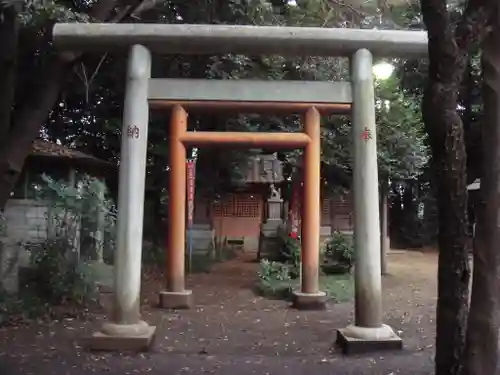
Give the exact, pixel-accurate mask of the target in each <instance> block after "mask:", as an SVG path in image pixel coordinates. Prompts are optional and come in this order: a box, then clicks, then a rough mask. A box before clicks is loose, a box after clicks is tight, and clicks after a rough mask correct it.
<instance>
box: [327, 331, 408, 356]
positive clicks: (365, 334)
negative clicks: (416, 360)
mask: <svg viewBox="0 0 500 375" xmlns="http://www.w3.org/2000/svg"><path fill="white" fill-rule="evenodd" d="M336 343H337V345H339V347H340V348H341V349H342V353H344V354H361V353H368V352H373V351H379V350H401V349H402V348H403V340H402V339H401V337H399V336H398V335H397V334H396V333H395V332H394V331H393V330H392V328H391V327H389V326H388V325H386V324H382V326H381V327H378V328H365V327H357V326H354V325H350V326H347V327H346V328H343V329H339V330H338V331H337V341H336Z"/></svg>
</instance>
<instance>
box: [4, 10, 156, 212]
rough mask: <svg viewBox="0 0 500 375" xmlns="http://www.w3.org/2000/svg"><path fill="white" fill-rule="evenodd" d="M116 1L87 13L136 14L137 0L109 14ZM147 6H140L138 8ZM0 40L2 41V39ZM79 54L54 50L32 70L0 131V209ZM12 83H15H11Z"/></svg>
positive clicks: (102, 15)
mask: <svg viewBox="0 0 500 375" xmlns="http://www.w3.org/2000/svg"><path fill="white" fill-rule="evenodd" d="M118 3H119V2H118V1H117V0H100V1H99V2H97V3H95V5H94V6H93V7H92V8H91V9H90V11H89V14H90V16H91V17H92V19H94V20H96V21H101V22H102V21H106V20H109V19H111V21H110V22H121V21H123V20H125V19H127V18H128V17H130V16H131V15H132V16H136V15H137V9H138V8H139V7H140V6H141V4H142V2H141V1H140V0H132V1H131V2H130V4H127V5H126V7H125V8H124V9H122V10H121V11H119V12H118V13H117V14H116V16H114V17H112V14H114V13H113V11H114V9H115V7H116V6H117V5H118ZM147 9H148V8H147V7H141V10H147ZM1 40H2V43H4V39H3V38H2V39H1ZM10 42H13V41H10ZM16 44H17V42H16ZM2 47H3V46H2ZM79 57H80V54H74V53H56V52H55V51H54V53H53V55H51V57H50V58H49V59H47V62H46V64H44V65H43V67H42V68H41V70H40V71H37V72H35V73H34V74H33V78H32V82H33V87H31V88H30V89H29V90H27V91H28V92H29V93H30V95H29V96H28V98H27V99H26V101H25V102H23V103H20V105H19V109H18V110H16V112H15V113H14V114H13V116H12V115H11V118H10V123H11V127H10V131H9V133H8V135H7V134H5V135H2V138H3V139H5V143H0V210H3V209H4V208H5V204H6V203H7V200H8V199H9V196H10V192H11V191H12V190H13V189H14V187H15V184H16V182H17V180H18V178H19V176H20V174H21V172H22V169H23V166H24V161H25V160H26V157H27V156H28V154H29V153H30V151H31V145H32V143H33V141H34V140H35V139H36V138H37V137H38V135H39V132H40V129H41V127H42V125H43V124H44V123H45V121H46V120H47V118H48V116H49V114H50V111H52V109H53V108H54V106H55V105H56V103H57V100H58V99H59V96H60V93H61V90H62V88H63V85H64V83H65V82H66V80H67V78H68V75H69V74H70V73H71V72H72V69H73V65H74V63H75V62H76V61H77V60H78V58H79ZM0 68H1V66H0ZM13 86H14V87H15V84H14V83H13ZM14 87H13V88H12V90H14ZM2 94H3V93H2ZM0 102H1V101H0ZM0 135H1V133H0ZM2 145H3V146H2Z"/></svg>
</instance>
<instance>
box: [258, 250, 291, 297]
mask: <svg viewBox="0 0 500 375" xmlns="http://www.w3.org/2000/svg"><path fill="white" fill-rule="evenodd" d="M292 268H293V266H292V265H290V264H285V263H280V262H270V261H269V260H267V259H263V260H261V261H260V269H259V271H258V276H259V284H258V287H257V291H258V293H259V294H260V295H264V296H268V297H278V298H285V299H288V298H289V297H291V295H292V290H293V284H292V283H291V281H292V279H293V278H292V275H291V269H292Z"/></svg>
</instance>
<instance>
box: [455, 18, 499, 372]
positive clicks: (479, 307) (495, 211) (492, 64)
mask: <svg viewBox="0 0 500 375" xmlns="http://www.w3.org/2000/svg"><path fill="white" fill-rule="evenodd" d="M494 22H495V27H494V29H493V32H491V33H490V34H489V36H488V37H487V38H486V40H485V43H484V45H483V55H482V70H483V102H484V113H485V116H484V122H483V124H482V129H483V131H482V133H483V137H482V138H483V140H482V145H483V158H482V174H481V190H480V192H479V194H480V201H479V207H478V221H477V226H476V238H475V239H474V270H473V283H472V296H471V303H470V310H469V318H468V326H467V346H466V348H467V351H466V356H465V364H464V373H463V374H464V375H484V374H495V373H496V370H497V365H498V338H499V337H498V336H499V334H498V330H499V329H500V315H499V308H500V249H498V244H499V243H500V191H499V186H500V15H499V14H498V11H497V12H496V19H495V20H494Z"/></svg>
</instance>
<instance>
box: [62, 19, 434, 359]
mask: <svg viewBox="0 0 500 375" xmlns="http://www.w3.org/2000/svg"><path fill="white" fill-rule="evenodd" d="M53 38H54V43H55V45H56V47H58V48H60V49H63V50H77V51H89V50H91V51H108V50H114V49H120V48H130V53H129V62H128V69H127V85H126V94H125V103H124V117H123V127H122V129H123V130H122V145H121V147H122V152H121V155H122V156H121V161H120V175H119V181H120V185H119V198H118V213H119V217H118V233H117V236H118V238H117V252H116V255H115V293H114V294H115V300H114V301H115V302H114V313H113V314H112V316H111V317H110V321H109V322H107V323H105V324H104V325H103V326H102V328H101V330H100V331H99V332H97V333H95V334H94V335H93V337H92V339H90V341H89V344H90V347H91V348H93V349H107V350H121V349H140V348H147V347H148V346H149V344H150V342H151V340H152V337H153V336H154V332H155V327H153V326H150V325H148V324H147V323H146V322H144V321H142V320H141V318H140V312H139V308H140V306H139V305H140V302H139V301H140V278H141V251H142V249H141V248H142V230H143V206H144V180H145V169H146V151H147V132H148V118H149V107H150V106H152V107H156V108H161V107H163V108H165V107H167V108H169V109H170V110H171V111H172V116H171V125H170V151H169V152H170V163H171V165H170V167H171V178H170V181H171V183H170V202H171V203H170V206H169V213H170V218H169V219H170V220H169V227H168V230H169V236H168V237H169V243H168V249H167V259H168V264H167V285H166V290H165V291H162V292H161V293H160V306H162V307H168V308H187V307H189V306H190V305H191V303H192V298H191V292H190V291H188V290H186V289H185V280H184V278H185V276H184V252H185V245H184V239H185V212H186V208H185V198H186V169H185V159H186V149H185V147H186V145H196V146H203V145H209V144H217V145H243V146H247V147H250V146H260V147H264V146H271V147H295V148H304V156H305V171H304V175H305V177H304V185H305V189H304V190H305V194H304V197H303V204H304V206H305V207H304V218H303V222H304V227H303V229H302V234H303V245H302V270H303V275H302V280H301V290H300V291H299V292H297V293H296V295H295V305H296V307H298V308H311V307H323V304H324V293H322V292H321V291H320V290H319V283H318V275H319V272H318V270H319V264H318V262H319V246H320V244H319V229H320V228H319V225H320V222H319V218H320V183H319V180H320V172H319V171H320V168H319V163H320V132H319V129H320V112H329V113H338V112H342V111H343V112H345V111H349V110H350V107H351V105H350V103H351V102H352V119H353V121H352V123H353V132H352V133H353V144H354V166H353V167H354V168H353V170H354V179H353V190H354V207H355V221H354V245H355V251H356V258H357V263H356V268H355V322H354V324H353V325H350V326H348V327H346V328H343V329H339V330H338V335H337V342H338V343H339V344H340V345H341V346H342V347H343V349H344V352H351V351H362V350H367V349H369V348H371V347H376V348H400V347H401V345H402V342H401V339H400V338H399V337H398V336H397V335H396V334H395V333H394V331H393V330H392V329H391V328H390V327H389V326H387V325H385V324H383V322H382V316H383V313H382V285H381V284H382V283H381V275H380V226H379V208H378V199H379V195H378V172H377V171H378V169H377V148H376V126H375V106H374V104H375V103H374V87H373V75H372V59H373V58H372V54H375V55H378V56H392V57H425V56H426V55H427V34H426V33H425V32H420V31H387V30H383V31H382V30H360V29H324V28H298V27H273V26H261V27H259V26H227V25H182V24H181V25H164V24H95V23H89V24H75V23H71V24H56V25H55V27H54V30H53ZM150 51H152V52H157V53H163V54H221V53H239V54H252V55H266V54H267V55H272V54H274V55H283V56H290V55H292V56H293V55H295V56H297V55H311V56H345V57H349V58H350V59H351V76H352V82H351V83H347V82H297V81H295V82H294V81H291V82H290V81H281V82H279V81H215V80H211V81H209V80H163V79H151V52H150ZM199 108H211V109H224V108H232V109H237V110H239V111H247V112H248V111H250V112H255V111H262V110H266V109H269V110H273V111H276V110H283V111H286V112H295V113H304V114H305V132H304V133H271V134H261V133H257V134H255V133H253V134H252V133H218V132H196V133H194V132H188V131H187V111H186V110H196V109H199Z"/></svg>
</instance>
